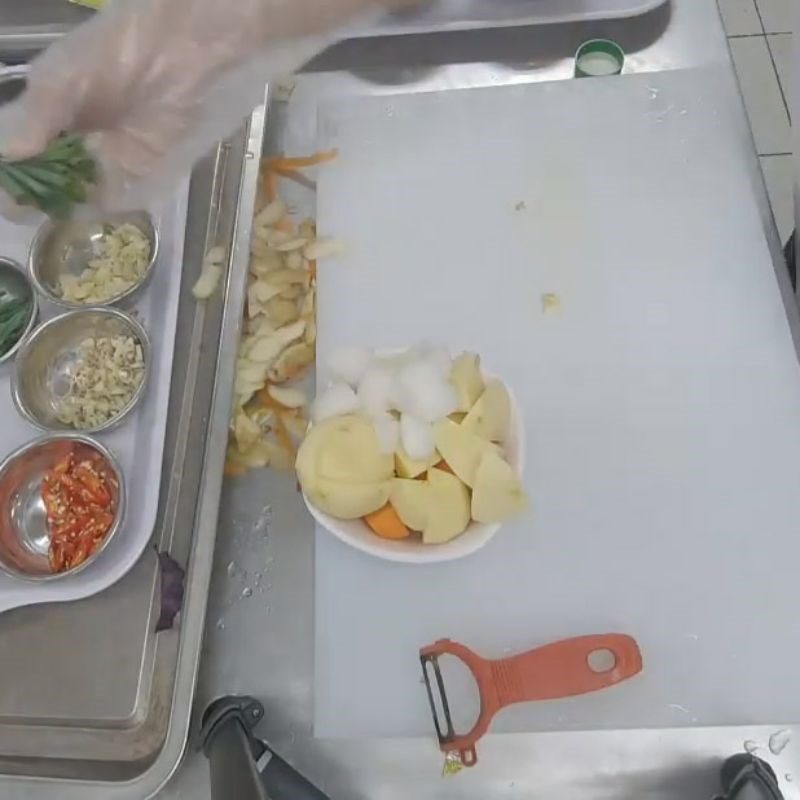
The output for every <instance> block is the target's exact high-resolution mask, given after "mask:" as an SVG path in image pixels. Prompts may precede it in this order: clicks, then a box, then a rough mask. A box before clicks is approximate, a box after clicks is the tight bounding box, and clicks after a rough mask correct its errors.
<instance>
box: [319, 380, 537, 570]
mask: <svg viewBox="0 0 800 800" xmlns="http://www.w3.org/2000/svg"><path fill="white" fill-rule="evenodd" d="M483 374H484V377H485V378H494V377H496V376H494V375H492V374H491V373H489V372H485V371H484V373H483ZM506 389H507V390H508V395H509V398H510V400H511V425H510V431H509V437H508V442H507V443H506V445H505V452H506V457H507V458H508V461H509V463H510V464H511V466H512V467H514V469H515V471H516V472H517V474H518V475H519V476H520V477H522V473H523V469H524V467H525V428H524V426H523V423H522V417H521V415H520V412H519V406H518V404H517V400H516V398H515V397H514V393H513V392H512V391H511V389H510V388H509V386H508V385H507V384H506ZM303 499H304V500H305V503H306V506H307V507H308V510H309V511H310V512H311V516H312V517H314V519H315V520H316V521H317V522H318V523H319V524H320V525H321V526H322V527H323V528H325V529H326V530H328V531H330V532H331V533H332V534H333V535H334V536H335V537H336V538H337V539H340V540H341V541H343V542H344V543H345V544H349V545H350V546H351V547H355V548H356V550H361V551H362V552H364V553H369V555H371V556H376V557H377V558H383V559H386V560H387V561H400V562H404V563H407V564H432V563H434V562H437V561H453V560H454V559H456V558H463V557H464V556H468V555H470V554H471V553H474V552H476V551H477V550H480V549H481V547H483V546H484V545H486V544H487V543H488V542H489V541H490V539H491V538H492V537H493V536H494V535H495V534H496V533H497V531H498V530H500V528H501V527H502V523H500V522H495V523H492V524H490V525H487V524H483V523H480V522H471V523H470V525H469V527H468V528H467V529H466V530H465V531H464V533H462V534H461V535H460V536H457V537H456V538H455V539H451V540H450V541H449V542H445V543H444V544H423V543H422V540H421V539H420V538H419V537H409V538H408V539H400V540H392V539H382V538H381V537H380V536H378V535H377V534H375V533H373V532H372V530H370V528H369V527H368V526H367V524H366V523H365V522H364V521H363V520H360V519H355V520H345V519H337V518H336V517H332V516H331V515H330V514H326V513H325V512H324V511H320V510H319V509H318V508H317V507H316V506H315V505H314V504H313V503H312V502H311V501H310V500H309V499H308V498H307V497H306V496H305V494H303Z"/></svg>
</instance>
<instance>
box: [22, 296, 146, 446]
mask: <svg viewBox="0 0 800 800" xmlns="http://www.w3.org/2000/svg"><path fill="white" fill-rule="evenodd" d="M149 361H150V344H149V340H148V335H147V332H146V331H145V329H144V327H143V326H142V325H141V324H140V323H139V322H138V321H137V320H136V319H134V318H133V317H132V316H130V315H129V314H126V313H124V312H123V311H120V310H119V309H116V308H86V309H79V310H76V311H70V312H67V313H66V314H62V315H61V316H58V317H53V318H52V319H49V320H47V322H45V323H44V324H43V325H40V326H39V327H38V328H36V329H35V330H34V332H33V334H32V335H31V336H29V337H28V338H27V339H26V340H25V342H24V343H23V345H22V347H21V348H20V350H19V352H18V354H17V359H15V361H14V375H13V381H12V397H13V399H14V404H15V406H16V408H17V410H18V411H19V412H20V414H22V416H23V417H25V418H26V419H27V420H28V421H29V422H31V423H32V424H34V425H36V426H37V427H39V428H43V429H44V430H48V431H73V430H80V431H81V432H83V433H97V432H99V431H103V430H108V429H109V428H112V427H114V426H116V425H118V424H119V423H120V422H121V421H122V420H123V419H125V417H127V415H128V413H129V412H130V411H132V409H133V408H134V407H135V406H136V405H137V404H138V402H139V401H140V400H141V398H142V397H143V395H144V391H145V387H146V383H147V374H148V369H149Z"/></svg>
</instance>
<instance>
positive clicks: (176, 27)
mask: <svg viewBox="0 0 800 800" xmlns="http://www.w3.org/2000/svg"><path fill="white" fill-rule="evenodd" d="M378 2H380V0H113V1H112V2H111V3H110V4H109V5H108V6H107V7H106V8H105V9H104V10H103V11H102V12H100V13H99V14H97V15H96V16H95V17H94V18H93V19H91V20H90V21H88V22H87V23H85V24H83V25H81V26H80V27H78V28H77V29H75V30H74V31H73V32H71V33H70V34H68V35H66V36H65V37H64V38H62V39H61V40H59V41H58V42H56V43H55V44H53V45H52V46H51V47H50V48H49V49H48V50H46V51H45V52H44V53H43V54H42V55H41V56H40V57H38V58H37V59H36V60H35V61H34V62H33V63H32V66H31V72H30V76H29V80H28V89H27V91H26V92H25V93H24V95H23V96H22V97H21V98H20V100H19V101H17V102H18V103H19V104H20V107H18V108H12V107H9V106H6V107H4V108H3V110H2V114H3V115H4V116H5V117H6V120H7V121H6V124H5V125H3V124H1V123H2V121H0V129H3V128H5V136H4V139H5V141H4V142H3V143H2V147H3V152H4V154H5V155H7V156H9V157H11V158H24V157H27V156H30V155H34V154H36V153H39V152H41V151H42V150H43V149H44V148H45V146H46V145H47V144H48V143H49V142H50V141H51V140H52V139H53V138H54V137H55V136H57V135H58V134H59V133H60V132H62V131H68V132H78V133H83V134H86V135H87V144H88V147H89V149H90V151H91V152H92V154H93V155H94V156H95V158H96V159H97V161H98V164H99V165H100V171H101V175H102V180H101V185H100V187H99V191H98V196H97V197H96V198H93V201H94V202H95V203H97V204H98V205H101V206H104V207H107V208H130V207H135V206H139V205H142V204H143V203H145V202H146V200H147V198H148V197H149V196H152V195H153V194H155V193H156V192H158V191H160V189H163V188H165V186H166V185H167V184H168V183H169V182H171V181H175V180H176V179H177V178H178V177H179V176H180V175H181V174H184V173H186V172H187V171H188V170H189V169H190V167H191V165H192V163H193V162H194V161H195V160H196V159H197V158H199V157H201V156H202V155H203V154H204V153H206V152H207V151H208V150H209V149H210V148H211V147H212V146H213V144H214V143H215V142H216V141H218V140H219V139H221V138H223V137H225V136H227V135H228V134H230V133H231V132H232V131H233V130H235V129H236V127H238V125H240V124H241V122H242V119H243V118H244V116H245V115H247V114H248V113H249V112H250V111H251V110H252V109H253V108H254V107H255V106H256V105H257V104H258V102H259V101H260V100H261V99H262V97H263V91H264V85H265V83H267V82H268V81H269V80H271V79H274V78H276V77H278V76H283V75H286V74H289V73H291V72H293V71H295V70H296V69H298V68H299V67H300V66H302V64H303V63H305V62H306V61H307V60H309V59H310V58H311V57H312V56H313V55H315V54H316V53H318V52H320V51H321V50H323V49H325V48H326V47H327V46H328V45H329V44H331V43H332V42H333V41H335V39H336V34H335V33H334V32H333V31H335V29H336V28H337V27H338V26H343V25H345V24H347V23H350V22H351V21H353V20H354V19H356V18H357V17H358V16H359V15H362V14H367V13H369V12H375V11H377V8H376V3H378ZM384 2H385V4H388V5H398V4H403V3H407V2H409V0H384ZM11 118H13V119H14V120H15V121H14V122H11V123H9V122H8V119H11ZM9 127H10V128H11V130H10V131H9ZM156 176H157V177H156Z"/></svg>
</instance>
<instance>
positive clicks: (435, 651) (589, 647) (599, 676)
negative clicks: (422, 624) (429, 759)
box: [419, 633, 642, 767]
mask: <svg viewBox="0 0 800 800" xmlns="http://www.w3.org/2000/svg"><path fill="white" fill-rule="evenodd" d="M443 655H451V656H455V657H456V658H458V659H459V660H461V661H462V662H463V663H464V664H465V665H466V666H467V668H468V669H469V671H470V672H471V673H472V675H473V677H474V678H475V680H476V682H477V684H478V693H479V695H480V714H479V715H478V721H477V722H476V723H475V725H474V727H473V728H472V730H471V731H469V732H468V733H465V734H463V735H460V734H456V732H455V731H454V730H453V722H452V719H451V717H450V706H449V705H448V702H447V693H446V691H445V687H444V680H443V678H442V672H441V669H440V668H439V656H443ZM419 658H420V662H421V663H422V674H423V676H424V677H425V685H426V687H427V689H428V701H429V702H430V704H431V712H432V713H433V722H434V725H435V726H436V734H437V735H438V737H439V747H440V749H441V750H442V751H443V752H444V753H451V752H457V753H458V754H459V756H460V757H461V763H462V764H463V765H464V766H467V767H472V766H474V765H475V764H476V763H477V761H478V755H477V753H476V751H475V745H476V743H477V741H478V739H480V738H481V736H483V735H484V733H486V731H487V730H488V729H489V725H491V722H492V718H493V717H494V715H495V714H496V713H497V712H498V711H500V709H502V708H505V707H506V706H509V705H511V704H512V703H527V702H530V701H533V700H556V699H558V698H562V697H572V696H574V695H578V694H587V693H589V692H596V691H598V690H600V689H606V688H608V687H609V686H614V685H615V684H617V683H620V682H621V681H624V680H627V679H628V678H632V677H633V676H634V675H636V674H637V673H639V672H641V670H642V654H641V652H640V651H639V646H638V645H637V644H636V641H635V640H634V639H633V638H632V637H630V636H626V635H625V634H621V633H604V634H597V635H593V636H578V637H576V638H574V639H562V640H561V641H559V642H553V643H551V644H546V645H544V646H543V647H537V648H535V649H533V650H528V651H527V652H525V653H520V654H519V655H516V656H510V657H509V658H501V659H498V660H490V659H486V658H482V657H481V656H479V655H478V654H477V653H475V652H473V651H472V650H470V649H469V648H468V647H465V646H464V645H463V644H459V643H458V642H453V641H451V640H450V639H439V641H437V642H434V644H431V645H428V646H427V647H423V648H422V649H421V650H420V651H419ZM429 666H430V667H431V668H432V670H433V674H434V677H435V679H436V686H437V689H438V691H439V698H440V700H441V706H440V707H441V709H442V713H443V714H444V723H445V724H444V727H443V726H442V722H441V720H440V718H439V713H438V709H437V705H436V703H435V701H434V695H433V691H434V690H433V687H432V685H431V675H430V673H431V669H430V668H429Z"/></svg>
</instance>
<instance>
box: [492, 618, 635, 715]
mask: <svg viewBox="0 0 800 800" xmlns="http://www.w3.org/2000/svg"><path fill="white" fill-rule="evenodd" d="M489 666H490V671H491V681H492V683H493V685H494V695H495V698H494V700H495V702H493V703H491V704H490V705H492V706H494V708H493V711H495V712H496V711H499V710H500V709H501V708H503V707H505V706H508V705H511V704H512V703H524V702H528V701H531V700H553V699H555V698H560V697H572V696H573V695H578V694H587V693H588V692H596V691H598V690H600V689H606V688H607V687H609V686H614V685H615V684H617V683H619V682H620V681H624V680H626V679H627V678H630V677H632V676H633V675H636V674H637V673H638V672H640V671H641V669H642V655H641V653H640V651H639V647H638V646H637V644H636V641H635V640H634V639H633V638H631V637H630V636H626V635H625V634H621V633H606V634H596V635H591V636H578V637H575V638H573V639H563V640H561V641H559V642H553V643H552V644H547V645H544V646H542V647H537V648H535V649H533V650H528V651H527V652H525V653H520V654H518V655H515V656H511V657H509V658H503V659H499V660H497V661H490V662H489Z"/></svg>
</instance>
